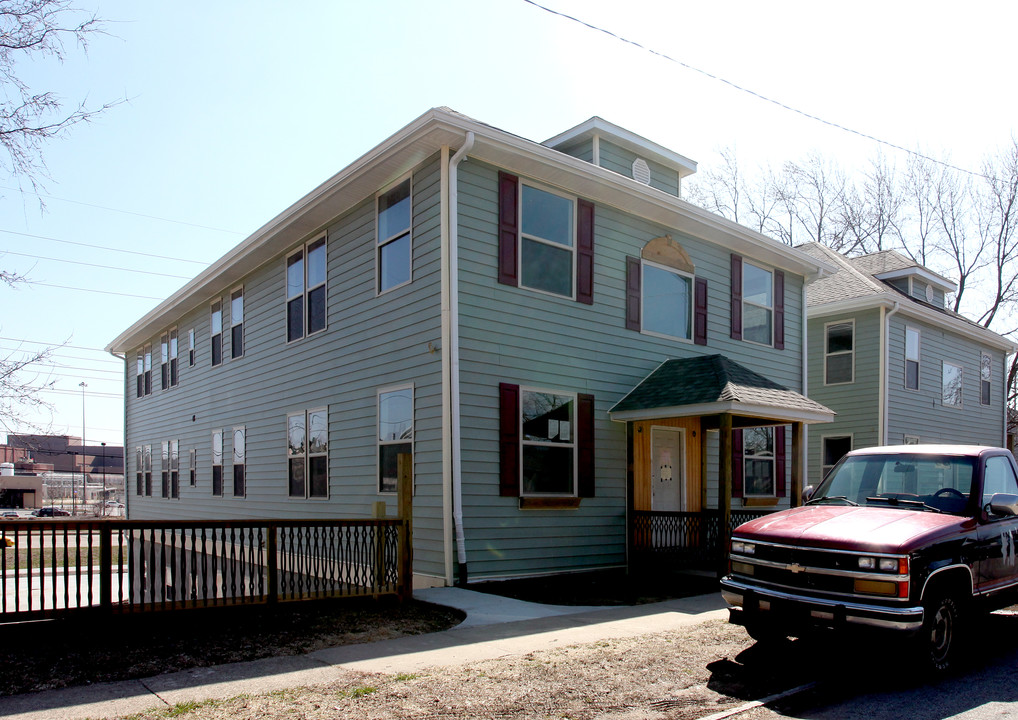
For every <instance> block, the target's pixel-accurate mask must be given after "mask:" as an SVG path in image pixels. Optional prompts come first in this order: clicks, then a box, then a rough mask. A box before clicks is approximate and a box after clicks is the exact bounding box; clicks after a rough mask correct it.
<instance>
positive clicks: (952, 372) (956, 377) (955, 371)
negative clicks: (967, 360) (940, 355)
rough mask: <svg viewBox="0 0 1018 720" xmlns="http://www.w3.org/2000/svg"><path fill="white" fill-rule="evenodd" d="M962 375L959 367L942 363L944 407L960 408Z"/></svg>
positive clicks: (945, 362)
mask: <svg viewBox="0 0 1018 720" xmlns="http://www.w3.org/2000/svg"><path fill="white" fill-rule="evenodd" d="M963 375H964V372H963V370H962V367H961V365H955V364H954V363H949V362H947V361H946V360H945V361H944V405H947V406H950V407H961V399H962V380H963Z"/></svg>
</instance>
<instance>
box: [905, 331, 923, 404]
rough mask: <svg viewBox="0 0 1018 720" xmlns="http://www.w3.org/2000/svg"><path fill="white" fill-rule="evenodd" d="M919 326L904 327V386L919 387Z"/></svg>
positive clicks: (909, 388)
mask: <svg viewBox="0 0 1018 720" xmlns="http://www.w3.org/2000/svg"><path fill="white" fill-rule="evenodd" d="M921 339H922V338H921V335H920V333H919V328H914V327H906V328H905V388H906V389H908V390H918V389H919V352H920V346H921V344H922V343H921Z"/></svg>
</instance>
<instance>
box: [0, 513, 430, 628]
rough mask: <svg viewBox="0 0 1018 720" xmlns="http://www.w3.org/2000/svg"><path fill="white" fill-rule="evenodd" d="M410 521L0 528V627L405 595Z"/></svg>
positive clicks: (48, 523)
mask: <svg viewBox="0 0 1018 720" xmlns="http://www.w3.org/2000/svg"><path fill="white" fill-rule="evenodd" d="M408 534H409V521H407V520H403V519H393V518H386V519H363V520H360V519H358V520H263V521H219V522H200V521H148V520H90V521H77V520H30V521H10V520H8V521H3V522H0V548H3V549H2V550H0V555H2V558H3V563H4V570H3V575H2V581H0V623H4V622H15V621H21V620H29V619H40V618H52V617H59V616H65V615H71V614H75V613H81V612H97V611H101V612H107V613H139V612H150V611H154V610H179V609H189V608H199V607H211V606H217V605H248V604H262V603H273V602H282V601H293V600H305V599H317V598H331V597H352V596H364V595H366V596H380V595H398V596H401V597H408V596H409V594H410V587H411V582H412V580H411V577H410V571H409V568H410V562H409V553H410V543H409V541H408Z"/></svg>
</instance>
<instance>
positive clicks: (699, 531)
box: [630, 510, 767, 568]
mask: <svg viewBox="0 0 1018 720" xmlns="http://www.w3.org/2000/svg"><path fill="white" fill-rule="evenodd" d="M765 514H767V511H758V510H754V511H751V510H733V511H732V513H731V521H730V527H729V532H728V533H722V532H721V530H722V528H721V513H720V512H718V511H717V510H705V511H702V512H658V511H650V510H636V511H634V512H633V522H632V534H631V543H630V551H631V555H632V560H633V562H635V563H637V564H640V563H648V562H658V561H662V560H663V561H667V562H668V563H670V564H671V565H672V566H674V567H683V568H691V567H713V566H714V565H715V564H716V563H717V562H718V560H719V559H720V558H721V557H722V555H723V553H724V548H722V547H721V543H722V538H723V537H726V536H730V535H731V530H732V529H734V528H736V527H738V526H739V525H741V524H742V523H744V522H746V521H748V520H752V519H753V518H757V517H760V516H761V515H765Z"/></svg>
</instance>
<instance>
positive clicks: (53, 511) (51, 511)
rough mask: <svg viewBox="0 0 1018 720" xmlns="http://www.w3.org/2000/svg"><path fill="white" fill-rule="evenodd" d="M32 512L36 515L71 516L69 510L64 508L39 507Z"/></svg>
mask: <svg viewBox="0 0 1018 720" xmlns="http://www.w3.org/2000/svg"><path fill="white" fill-rule="evenodd" d="M32 514H33V515H35V516H36V517H64V516H67V517H69V516H70V514H71V513H69V512H67V511H66V510H64V509H63V508H58V507H44V508H39V509H38V510H36V511H35V512H33V513H32Z"/></svg>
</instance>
